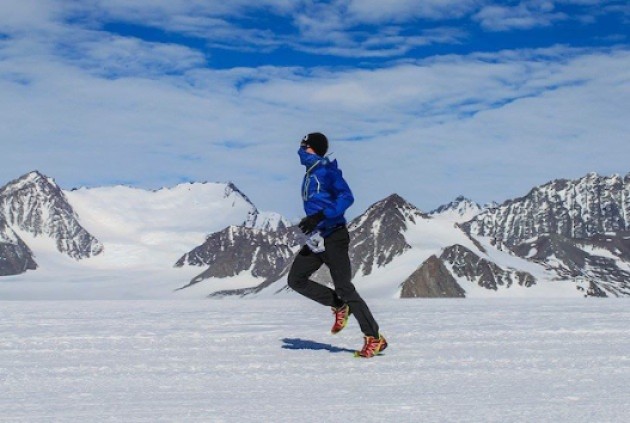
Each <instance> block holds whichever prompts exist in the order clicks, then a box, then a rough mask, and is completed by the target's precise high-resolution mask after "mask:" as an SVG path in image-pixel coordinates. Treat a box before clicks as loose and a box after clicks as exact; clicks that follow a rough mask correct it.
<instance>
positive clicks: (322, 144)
mask: <svg viewBox="0 0 630 423" xmlns="http://www.w3.org/2000/svg"><path fill="white" fill-rule="evenodd" d="M303 142H304V143H305V144H306V145H308V146H309V147H311V148H312V149H313V150H315V153H316V154H317V155H318V156H321V157H324V156H325V155H326V152H327V151H328V138H326V135H324V134H322V133H320V132H313V133H312V134H308V135H307V136H305V137H304V140H303Z"/></svg>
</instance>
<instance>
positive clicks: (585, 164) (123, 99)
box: [0, 39, 630, 217]
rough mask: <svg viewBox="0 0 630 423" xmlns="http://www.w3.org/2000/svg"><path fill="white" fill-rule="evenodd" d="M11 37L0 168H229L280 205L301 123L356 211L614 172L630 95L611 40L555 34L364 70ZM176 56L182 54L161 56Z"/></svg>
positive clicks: (101, 176) (178, 171) (289, 199)
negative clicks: (183, 62) (380, 203)
mask: <svg viewBox="0 0 630 423" xmlns="http://www.w3.org/2000/svg"><path fill="white" fill-rule="evenodd" d="M106 41H107V42H106V44H110V41H111V40H106ZM17 42H18V41H16V40H11V39H10V40H4V41H2V42H1V43H2V44H3V45H4V46H5V47H4V48H2V49H0V57H1V59H0V91H1V92H2V93H3V95H2V96H1V97H0V115H2V116H3V119H4V120H3V121H4V122H5V123H4V124H3V125H2V126H1V127H0V142H1V143H2V146H3V148H2V150H3V151H5V152H6V151H8V152H9V153H8V154H6V153H5V154H4V155H3V158H2V160H3V163H2V166H1V170H0V180H4V181H8V180H10V179H13V178H14V177H16V176H18V175H19V174H21V173H23V172H26V171H28V170H31V169H33V168H39V169H41V170H42V171H44V172H46V173H49V174H50V175H51V176H54V177H56V178H58V179H59V181H60V182H61V183H62V184H63V185H64V186H66V187H71V186H73V185H77V184H81V183H86V184H98V183H102V182H103V181H131V182H134V183H137V184H139V185H141V186H151V187H156V186H160V185H162V184H173V183H176V182H177V181H178V180H180V178H186V179H193V180H206V179H208V180H234V182H236V183H237V185H239V186H240V187H241V188H242V189H243V190H244V191H245V192H246V193H247V194H248V195H250V196H251V197H252V199H253V200H254V202H256V203H257V204H258V205H259V206H260V207H262V208H266V209H278V210H281V211H283V212H284V213H286V214H288V215H290V216H292V217H294V216H297V215H299V213H300V205H299V201H298V199H297V197H296V196H297V194H296V195H293V194H294V193H295V192H296V190H297V188H296V187H298V186H299V178H300V175H301V169H300V167H299V165H298V164H297V156H296V155H295V150H296V149H297V144H298V140H299V139H300V138H301V137H302V136H303V135H304V133H306V132H310V131H313V130H321V131H324V132H325V133H327V134H328V135H329V136H330V138H331V140H332V142H333V147H332V149H333V151H335V153H336V155H337V157H339V159H340V160H341V164H342V167H343V168H344V171H345V173H346V175H347V176H348V179H349V180H350V182H351V183H352V185H353V188H354V189H355V191H356V194H357V198H358V202H357V205H356V211H359V210H361V209H362V208H363V207H365V206H366V205H367V204H368V203H369V202H372V201H374V200H377V199H378V198H379V197H382V196H385V195H387V194H389V193H391V192H393V191H400V192H401V194H403V195H405V196H407V197H409V198H410V199H411V200H412V201H414V202H416V203H417V204H418V205H420V206H422V207H424V208H431V207H434V206H436V205H437V204H438V203H441V202H443V201H446V200H448V199H450V197H452V196H455V195H457V194H460V193H464V194H468V195H471V196H473V197H475V198H476V199H478V200H479V201H482V202H483V201H487V200H490V199H497V200H501V199H503V198H505V197H507V196H512V195H518V194H519V193H522V192H523V190H526V189H527V188H529V187H530V186H531V185H533V184H535V183H541V182H545V181H546V180H547V179H550V178H553V177H561V176H568V177H571V176H578V175H580V174H582V173H586V172H587V171H590V170H596V171H600V172H603V173H606V172H610V171H618V172H624V171H628V170H630V169H627V168H626V166H627V160H626V159H625V157H627V155H628V153H630V151H629V150H628V149H629V148H630V147H629V146H628V144H627V133H628V130H629V129H630V127H628V123H627V122H626V119H624V118H623V114H622V113H620V112H619V111H620V110H628V108H629V107H630V104H628V98H630V96H629V95H628V88H627V87H628V86H629V85H628V79H627V78H628V77H627V72H626V71H625V69H627V67H628V66H629V65H630V53H628V52H627V51H625V50H613V51H606V50H603V51H594V50H575V49H570V48H566V47H555V48H552V49H547V50H534V51H523V50H519V51H505V52H501V53H487V54H473V55H467V56H445V57H440V58H432V59H427V60H422V61H419V62H413V63H400V64H393V65H391V66H389V67H385V68H381V69H373V70H356V69H343V70H336V69H311V70H308V69H301V68H274V67H262V68H239V69H231V70H223V71H217V70H211V69H207V68H204V67H202V66H198V65H196V63H198V62H196V59H195V56H194V54H193V55H191V56H190V63H189V64H188V65H187V66H189V67H190V69H188V70H186V69H183V68H182V69H180V72H182V74H181V75H160V73H159V72H156V73H154V74H151V75H150V79H147V78H140V77H138V76H137V74H124V73H123V74H122V75H119V77H118V78H117V79H107V78H104V77H103V76H102V75H101V74H100V73H98V72H95V71H94V69H93V66H95V65H96V64H97V63H99V60H100V59H103V62H108V61H110V60H113V59H112V58H117V57H119V56H118V53H117V49H116V48H114V52H113V53H112V51H110V47H109V46H108V45H106V46H98V44H95V45H93V46H90V49H88V50H89V53H87V54H86V55H85V56H86V57H87V58H88V59H85V60H88V61H90V63H89V66H88V65H86V64H85V63H84V62H82V61H76V60H69V59H68V58H67V57H65V56H53V55H51V52H50V51H48V50H46V49H43V50H41V52H39V53H37V54H25V53H24V49H25V48H28V46H29V45H28V44H26V41H24V40H22V41H20V43H21V44H15V43H17ZM91 42H94V41H91ZM88 44H89V43H88ZM114 44H116V43H114ZM116 47H117V48H122V50H124V48H123V47H125V48H126V47H128V45H126V44H122V45H120V44H118V45H117V46H116ZM131 49H132V50H131V51H135V50H134V49H140V51H141V52H142V54H140V56H142V55H143V54H146V55H147V58H151V57H152V55H156V56H158V57H161V56H162V55H164V54H165V53H164V52H163V51H160V50H154V49H153V48H152V46H145V45H144V44H143V43H139V44H134V43H132V44H131ZM30 51H35V52H37V51H38V50H36V49H33V50H30ZM180 54H183V57H184V58H186V57H188V55H187V53H186V52H175V53H174V54H173V55H172V57H171V59H169V60H175V58H177V57H179V55H180ZM167 55H168V54H167ZM141 59H142V58H141ZM116 60H119V59H116ZM143 60H145V59H142V60H140V61H141V62H142V61H143ZM146 60H149V59H146ZM114 61H115V60H114ZM120 63H124V57H123V58H122V59H120ZM149 63H150V60H149ZM157 63H160V62H159V60H158V61H157ZM167 63H168V62H167ZM141 66H142V67H145V68H146V67H148V68H149V69H150V68H151V66H152V65H150V64H144V65H141ZM356 138H362V139H363V140H362V141H352V142H350V140H354V139H356ZM344 140H348V141H347V142H344ZM235 146H238V147H242V148H235Z"/></svg>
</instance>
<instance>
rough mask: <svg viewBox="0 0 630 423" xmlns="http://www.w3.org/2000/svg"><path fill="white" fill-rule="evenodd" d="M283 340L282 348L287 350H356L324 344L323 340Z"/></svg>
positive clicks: (337, 351)
mask: <svg viewBox="0 0 630 423" xmlns="http://www.w3.org/2000/svg"><path fill="white" fill-rule="evenodd" d="M282 342H284V345H283V346H282V348H284V349H286V350H316V351H317V350H326V351H329V352H331V353H340V352H349V353H354V350H350V349H348V348H339V347H335V346H333V345H330V344H322V343H321V342H315V341H309V340H307V339H300V338H284V339H283V340H282Z"/></svg>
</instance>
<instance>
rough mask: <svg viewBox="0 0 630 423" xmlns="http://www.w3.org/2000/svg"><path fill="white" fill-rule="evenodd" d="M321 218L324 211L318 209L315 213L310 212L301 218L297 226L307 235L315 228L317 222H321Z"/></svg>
mask: <svg viewBox="0 0 630 423" xmlns="http://www.w3.org/2000/svg"><path fill="white" fill-rule="evenodd" d="M323 219H324V212H323V211H318V212H317V213H315V214H312V215H310V216H306V217H305V218H304V219H302V220H301V221H300V223H298V228H300V230H301V231H302V232H304V233H305V234H306V235H308V234H310V233H311V232H313V231H314V230H315V227H316V226H317V224H318V223H319V222H321V221H322V220H323Z"/></svg>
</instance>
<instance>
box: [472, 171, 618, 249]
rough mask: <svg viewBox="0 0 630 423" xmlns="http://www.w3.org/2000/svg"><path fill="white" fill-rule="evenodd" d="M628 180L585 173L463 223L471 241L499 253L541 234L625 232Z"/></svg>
mask: <svg viewBox="0 0 630 423" xmlns="http://www.w3.org/2000/svg"><path fill="white" fill-rule="evenodd" d="M629 216H630V174H628V175H626V176H625V177H623V178H622V177H620V176H617V175H615V176H612V177H603V176H599V175H597V174H595V173H590V174H588V175H586V176H585V177H583V178H580V179H576V180H566V179H560V180H555V181H552V182H549V183H547V184H545V185H542V186H539V187H536V188H534V189H532V190H531V191H530V192H529V193H528V194H527V195H526V196H524V197H521V198H517V199H514V200H508V201H506V202H505V203H503V204H502V205H500V206H498V207H496V208H494V209H490V210H487V211H485V212H483V213H481V214H480V215H478V216H476V217H475V218H474V219H472V220H471V221H470V222H467V223H465V224H464V225H463V226H464V228H465V229H466V230H467V231H469V232H471V233H472V234H473V235H479V236H485V237H490V238H492V239H493V240H494V242H495V243H496V244H497V245H498V246H499V247H500V246H502V245H505V246H507V247H513V246H516V245H519V244H521V243H523V242H525V241H527V240H529V239H533V238H535V237H537V236H540V235H545V234H558V235H562V236H564V237H566V238H589V237H592V236H594V235H596V234H602V233H606V232H618V231H624V230H627V229H628V226H629V224H630V222H628V217H629Z"/></svg>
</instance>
